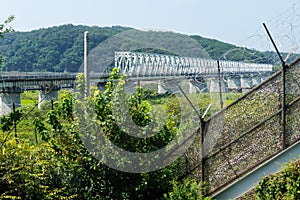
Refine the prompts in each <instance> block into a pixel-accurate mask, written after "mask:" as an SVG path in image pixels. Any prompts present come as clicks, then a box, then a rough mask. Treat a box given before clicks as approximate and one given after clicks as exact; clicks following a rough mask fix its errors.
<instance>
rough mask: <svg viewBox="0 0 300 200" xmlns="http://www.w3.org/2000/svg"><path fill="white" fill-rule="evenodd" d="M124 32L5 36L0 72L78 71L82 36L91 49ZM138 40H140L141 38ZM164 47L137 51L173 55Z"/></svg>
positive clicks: (169, 37) (162, 35) (227, 47)
mask: <svg viewBox="0 0 300 200" xmlns="http://www.w3.org/2000/svg"><path fill="white" fill-rule="evenodd" d="M127 30H133V29H131V28H128V27H120V26H113V27H96V26H93V27H89V26H82V25H80V26H74V25H71V24H68V25H62V26H56V27H51V28H43V29H39V30H34V31H31V32H12V33H7V34H4V37H3V38H2V39H0V56H1V57H2V58H3V62H2V64H1V66H0V71H56V72H62V71H68V72H77V71H78V69H79V68H80V66H81V64H82V62H83V33H84V32H85V31H89V33H90V47H91V49H93V48H94V47H96V46H97V45H99V44H100V43H101V42H103V41H105V40H106V39H108V38H110V37H111V36H114V35H116V34H118V33H121V32H123V31H127ZM152 36H153V38H145V39H149V40H150V41H152V42H153V41H154V40H155V39H156V38H159V39H160V41H169V43H170V45H173V46H175V48H177V50H178V51H179V50H182V49H181V48H182V47H181V44H182V43H180V42H181V39H182V38H184V37H189V38H191V40H193V41H195V42H196V43H198V44H200V45H201V46H202V47H203V48H204V50H205V51H206V52H207V54H208V55H209V57H210V58H213V59H228V60H236V61H251V62H259V63H271V64H274V63H277V62H278V58H277V55H276V54H275V53H274V52H259V51H256V50H252V49H246V48H241V47H237V46H234V45H231V44H227V43H223V42H220V41H217V40H213V39H207V38H203V37H200V36H186V35H182V34H178V33H172V32H155V33H154V32H153V34H152ZM152 36H151V37H152ZM143 37H145V36H143ZM176 38H177V39H176ZM178 38H179V39H178ZM126 39H127V40H124V41H122V42H123V43H122V44H120V46H122V47H123V49H124V48H125V47H126V46H128V44H126V43H129V42H130V43H137V41H135V40H134V39H132V38H130V39H128V38H126ZM141 39H143V38H142V37H141ZM164 47H165V49H164V50H162V51H161V50H153V49H152V50H151V49H150V50H149V48H147V47H145V48H144V49H143V48H141V49H137V50H138V51H141V50H142V51H143V50H145V49H146V51H148V52H155V53H159V52H169V53H170V54H175V55H176V52H175V53H174V52H170V51H169V50H168V47H167V46H164ZM125 49H126V48H125ZM173 49H174V47H173ZM185 49H186V50H185V51H190V52H193V51H194V47H193V46H192V45H190V44H189V46H187V47H186V46H185ZM291 59H293V57H292V58H291Z"/></svg>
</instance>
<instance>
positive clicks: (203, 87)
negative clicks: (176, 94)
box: [190, 79, 209, 93]
mask: <svg viewBox="0 0 300 200" xmlns="http://www.w3.org/2000/svg"><path fill="white" fill-rule="evenodd" d="M208 89H209V88H208V85H207V83H206V82H205V80H204V79H202V80H190V93H195V92H197V91H199V93H203V92H208Z"/></svg>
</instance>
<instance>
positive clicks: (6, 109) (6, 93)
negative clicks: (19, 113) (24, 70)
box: [0, 87, 22, 116]
mask: <svg viewBox="0 0 300 200" xmlns="http://www.w3.org/2000/svg"><path fill="white" fill-rule="evenodd" d="M21 93H22V90H21V88H19V87H6V88H2V93H0V116H3V115H7V114H9V113H10V112H12V110H13V104H15V108H19V107H21Z"/></svg>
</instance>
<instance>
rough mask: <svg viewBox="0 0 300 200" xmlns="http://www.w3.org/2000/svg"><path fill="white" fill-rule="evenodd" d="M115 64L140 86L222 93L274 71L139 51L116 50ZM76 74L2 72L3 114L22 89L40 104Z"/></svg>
mask: <svg viewBox="0 0 300 200" xmlns="http://www.w3.org/2000/svg"><path fill="white" fill-rule="evenodd" d="M114 63H115V65H114V67H117V68H118V69H119V71H120V73H123V74H126V75H127V78H128V81H129V82H131V83H135V82H138V83H139V84H141V85H143V84H144V85H147V84H149V83H150V84H152V85H153V83H154V85H155V84H156V88H155V89H157V90H158V92H159V93H164V92H166V91H172V90H174V89H175V90H177V91H178V82H179V81H180V82H181V83H182V82H184V83H185V85H186V86H185V87H188V88H187V89H188V91H189V92H190V93H193V92H195V91H197V90H198V91H199V90H200V91H201V92H219V91H220V87H219V86H220V85H221V90H222V91H223V92H228V91H239V92H244V91H247V90H249V89H251V88H252V87H253V86H254V85H256V84H259V83H261V81H262V80H264V79H266V78H267V77H268V76H270V75H271V74H272V73H273V70H272V65H268V64H255V63H246V62H235V61H224V60H220V61H217V60H212V59H204V58H189V57H180V56H172V55H161V54H149V53H136V52H115V58H114ZM110 69H111V68H110ZM219 69H220V71H218V70H219ZM109 73H110V70H108V71H106V72H101V73H98V72H90V73H89V78H90V79H89V83H90V84H91V85H95V86H98V88H101V87H103V86H104V85H105V83H106V82H107V78H108V76H109ZM76 77H77V73H74V74H69V73H49V72H48V73H39V72H33V73H28V72H27V73H22V72H18V73H13V72H8V73H1V74H0V116H1V115H5V114H7V113H9V112H10V111H11V110H12V107H13V104H15V107H19V106H20V104H21V100H20V94H21V93H22V92H24V91H27V90H39V91H40V94H39V105H41V104H42V102H43V101H44V100H50V99H52V98H57V96H58V95H57V92H58V90H60V89H63V88H74V87H75V85H76ZM220 83H221V84H220Z"/></svg>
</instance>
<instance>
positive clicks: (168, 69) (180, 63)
mask: <svg viewBox="0 0 300 200" xmlns="http://www.w3.org/2000/svg"><path fill="white" fill-rule="evenodd" d="M115 67H117V68H118V69H119V71H120V72H121V73H123V74H126V75H127V76H128V77H129V78H130V79H132V80H134V79H137V80H143V81H146V80H159V83H158V92H159V93H162V92H165V91H167V90H169V89H170V88H166V87H167V85H172V84H170V82H172V81H173V82H176V81H178V80H180V79H185V80H188V83H189V92H195V91H196V90H197V89H200V90H201V91H210V92H219V90H220V89H219V88H220V85H221V90H222V91H223V92H228V91H247V90H249V89H251V88H252V87H253V86H254V85H257V84H259V83H261V82H262V81H263V80H265V79H266V78H267V77H268V76H270V75H271V74H272V73H273V66H272V65H270V64H258V63H246V62H237V61H227V60H220V61H219V60H213V59H205V58H190V57H180V56H173V55H161V54H147V53H136V52H115ZM220 82H221V84H220ZM166 83H168V84H166ZM173 85H176V83H174V84H173ZM164 87H165V88H164Z"/></svg>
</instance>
